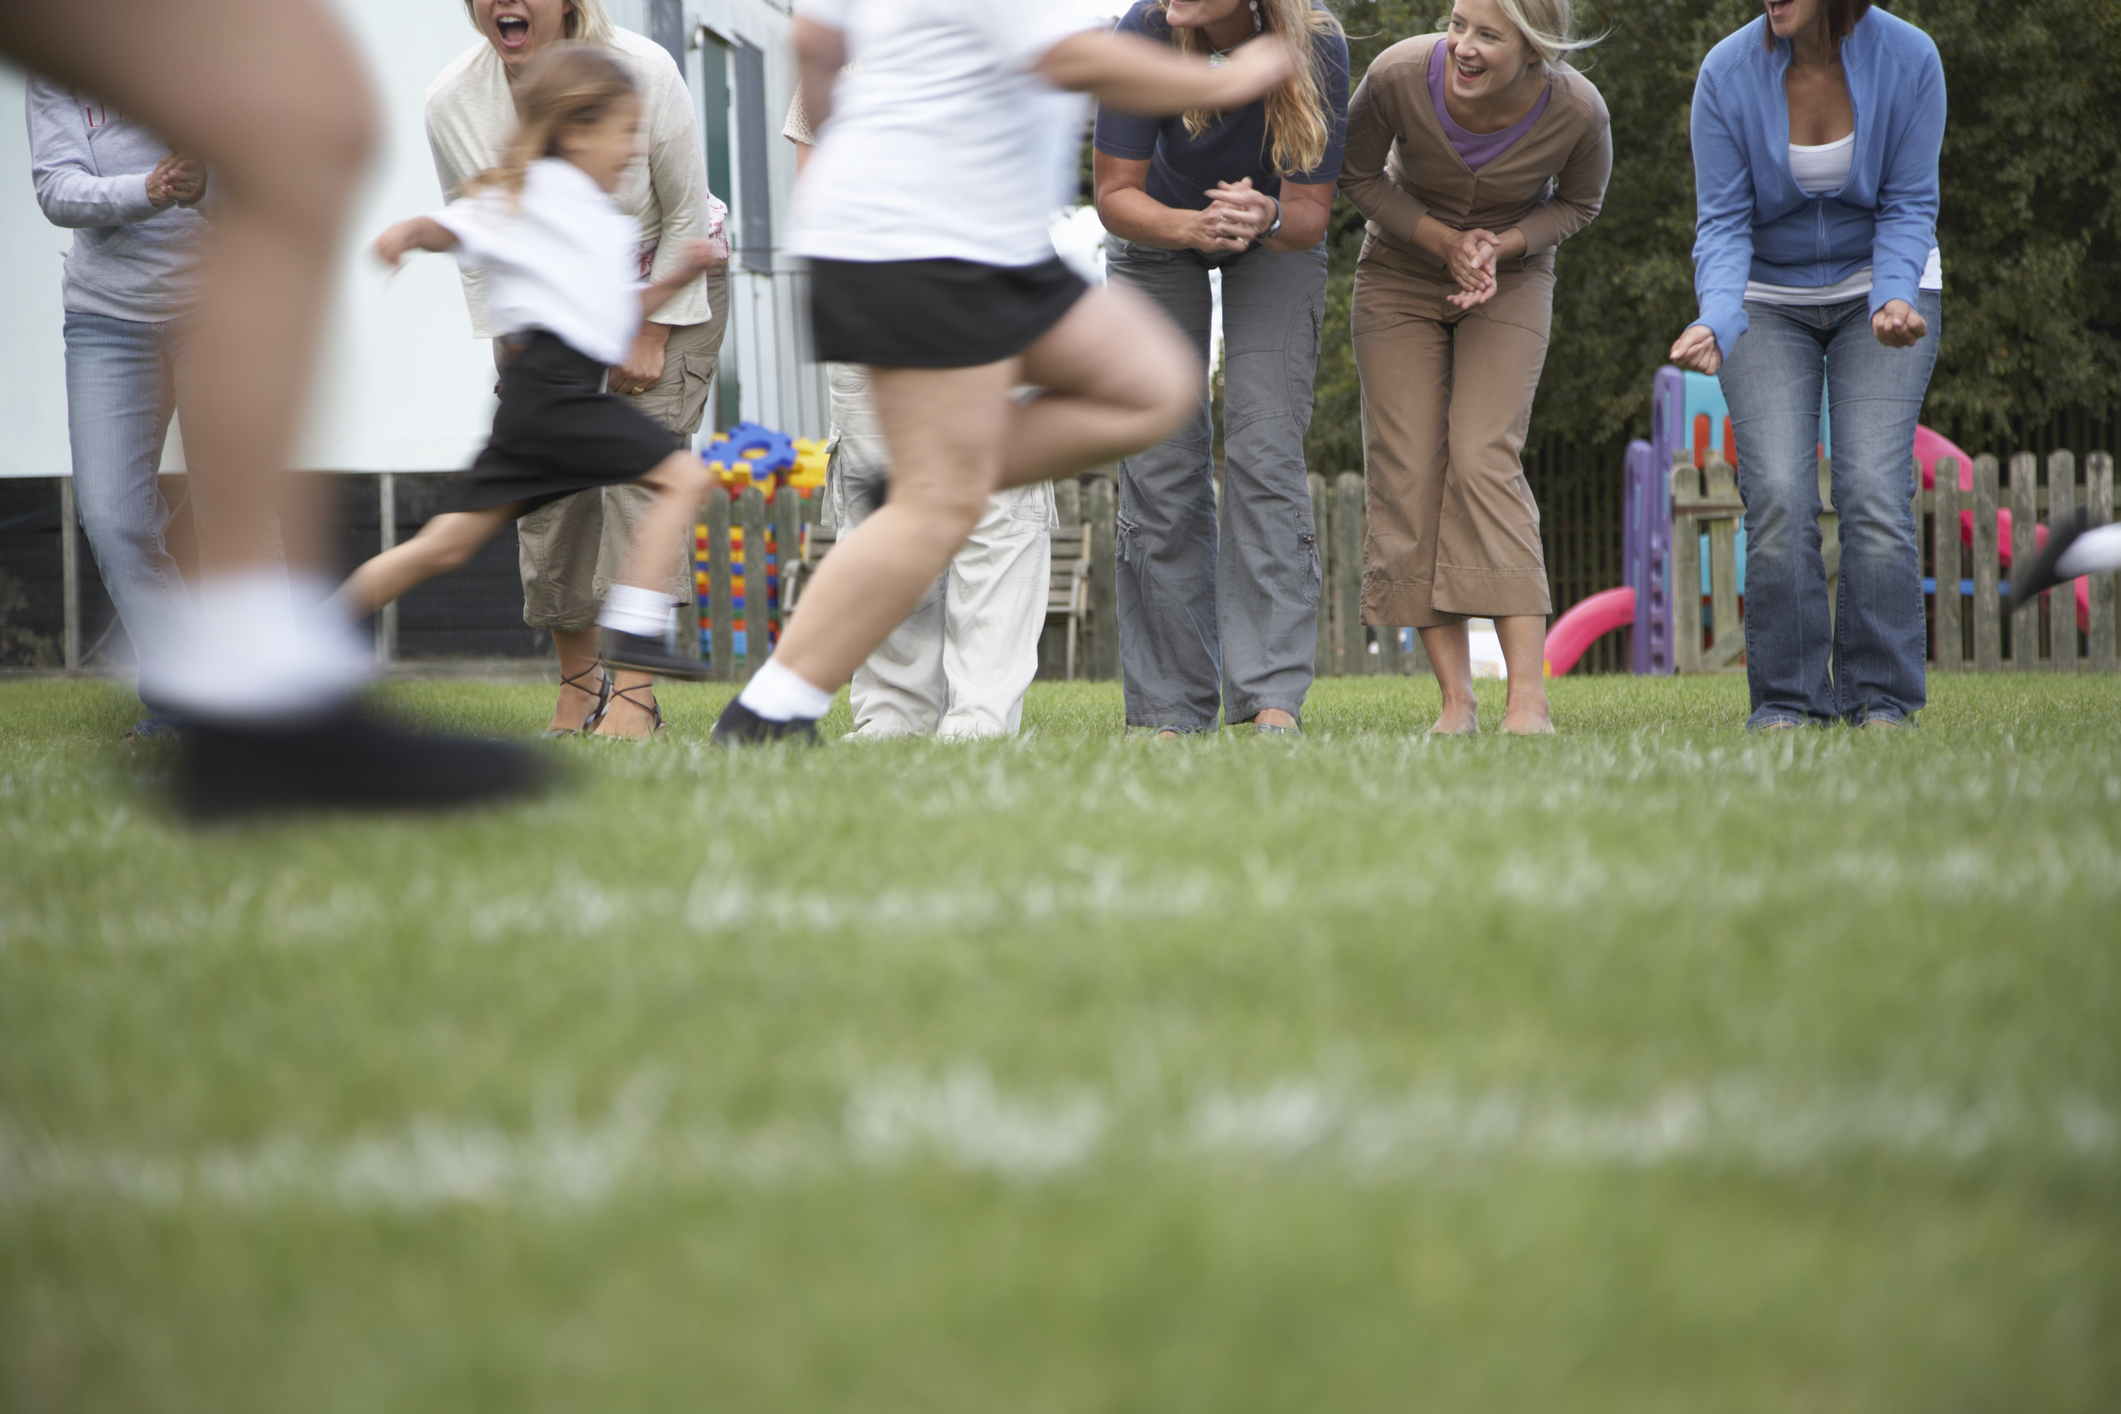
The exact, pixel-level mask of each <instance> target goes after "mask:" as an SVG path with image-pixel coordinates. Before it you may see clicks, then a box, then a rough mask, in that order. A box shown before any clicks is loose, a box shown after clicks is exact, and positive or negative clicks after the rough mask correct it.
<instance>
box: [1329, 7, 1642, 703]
mask: <svg viewBox="0 0 2121 1414" xmlns="http://www.w3.org/2000/svg"><path fill="white" fill-rule="evenodd" d="M1569 18H1570V17H1569V0H1456V3H1455V4H1454V5H1453V6H1452V9H1451V14H1450V18H1449V20H1448V21H1447V22H1446V24H1445V28H1444V31H1443V32H1442V33H1441V34H1430V35H1422V36H1420V37H1419V38H1415V39H1409V40H1404V41H1402V42H1401V43H1398V44H1395V45H1393V46H1392V47H1391V48H1390V49H1387V50H1386V51H1385V52H1384V53H1382V54H1380V55H1379V56H1378V57H1377V59H1376V61H1375V62H1374V63H1372V64H1371V65H1370V70H1369V73H1368V74H1367V75H1366V76H1365V77H1364V79H1363V81H1362V86H1361V87H1360V88H1359V89H1358V90H1357V91H1356V93H1355V97H1354V98H1353V99H1352V100H1351V101H1350V102H1349V105H1348V150H1347V159H1346V163H1345V165H1344V166H1343V167H1342V168H1341V176H1340V185H1341V190H1343V191H1345V192H1346V193H1347V194H1348V197H1349V199H1350V200H1352V201H1353V202H1354V203H1355V205H1356V206H1357V207H1358V208H1360V209H1361V211H1362V214H1363V215H1364V216H1365V217H1367V218H1368V221H1369V234H1368V236H1367V237H1366V238H1365V239H1364V241H1363V247H1362V256H1361V259H1360V261H1359V263H1358V264H1357V266H1356V275H1355V305H1354V318H1353V321H1352V322H1353V324H1354V334H1355V360H1356V366H1357V368H1358V370H1359V371H1360V373H1361V375H1362V391H1363V462H1364V477H1365V481H1366V482H1367V486H1368V500H1369V535H1368V540H1367V542H1366V544H1365V545H1364V547H1363V621H1364V622H1365V623H1370V624H1378V625H1382V626H1386V627H1391V626H1395V625H1412V626H1413V627H1414V628H1415V629H1417V630H1418V631H1419V632H1420V634H1421V641H1422V646H1423V647H1424V648H1426V649H1427V650H1428V654H1429V662H1430V663H1431V664H1432V665H1433V666H1434V668H1435V671H1436V681H1437V683H1438V685H1439V686H1440V687H1441V688H1442V689H1443V710H1442V712H1441V714H1440V715H1439V716H1438V717H1437V720H1436V725H1435V727H1434V730H1435V731H1438V732H1442V733H1447V734H1471V733H1473V732H1477V731H1478V730H1479V719H1478V717H1477V716H1476V714H1475V704H1474V700H1473V677H1472V667H1471V653H1470V650H1469V645H1468V642H1467V634H1466V620H1467V619H1468V618H1470V617H1475V616H1479V617H1487V618H1492V619H1494V620H1495V628H1496V633H1497V635H1498V636H1499V637H1500V638H1501V640H1502V650H1503V656H1504V658H1505V659H1506V660H1507V662H1508V664H1509V671H1510V689H1509V700H1508V705H1507V707H1506V708H1505V710H1504V712H1503V719H1502V729H1503V730H1504V731H1506V732H1516V733H1537V732H1548V731H1552V730H1553V726H1552V724H1551V722H1550V720H1549V718H1548V715H1547V698H1546V689H1545V686H1544V684H1543V683H1542V682H1541V670H1542V666H1543V650H1544V647H1545V640H1546V616H1547V614H1549V613H1550V612H1552V610H1553V602H1552V600H1551V599H1550V598H1549V597H1548V594H1547V575H1546V561H1545V557H1544V555H1543V554H1542V552H1541V549H1540V543H1539V508H1538V506H1536V505H1534V504H1533V501H1532V490H1531V487H1530V486H1528V485H1527V484H1526V482H1525V477H1524V466H1523V463H1522V461H1521V454H1522V452H1523V450H1524V442H1525V432H1526V429H1527V427H1528V426H1529V425H1530V422H1531V417H1532V395H1533V393H1535V392H1536V391H1537V390H1538V387H1539V374H1540V370H1541V368H1542V367H1543V366H1544V365H1545V363H1546V355H1547V328H1548V324H1549V322H1550V319H1551V316H1552V313H1553V306H1554V248H1555V247H1556V246H1558V245H1560V244H1561V242H1562V241H1564V240H1566V239H1568V238H1569V237H1570V236H1572V235H1574V234H1575V233H1576V232H1578V231H1580V230H1582V229H1583V228H1584V227H1585V226H1586V225H1588V224H1590V222H1591V219H1592V218H1593V217H1595V216H1596V215H1597V214H1598V208H1599V206H1600V205H1601V204H1602V203H1603V202H1604V200H1605V186H1606V179H1607V177H1609V176H1610V175H1611V174H1612V170H1613V145H1612V137H1611V133H1610V130H1609V125H1608V122H1607V118H1606V107H1605V101H1604V100H1603V99H1601V98H1600V97H1599V96H1598V90H1597V89H1595V88H1593V87H1592V86H1591V83H1590V81H1589V80H1588V79H1586V78H1584V76H1583V75H1582V74H1579V73H1577V72H1576V70H1574V69H1573V68H1571V67H1569V65H1568V64H1566V63H1565V62H1563V56H1564V55H1566V54H1567V53H1569V52H1571V51H1573V50H1575V49H1580V48H1582V47H1584V45H1583V44H1582V43H1581V42H1578V41H1574V40H1572V39H1570V37H1569Z"/></svg>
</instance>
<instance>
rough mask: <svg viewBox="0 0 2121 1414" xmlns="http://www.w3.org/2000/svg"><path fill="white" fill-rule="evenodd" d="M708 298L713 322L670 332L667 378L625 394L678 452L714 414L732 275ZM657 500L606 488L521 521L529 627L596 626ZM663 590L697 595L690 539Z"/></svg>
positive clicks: (712, 284)
mask: <svg viewBox="0 0 2121 1414" xmlns="http://www.w3.org/2000/svg"><path fill="white" fill-rule="evenodd" d="M707 297H708V301H709V304H710V307H711V308H712V309H713V311H714V317H713V318H711V319H709V320H708V321H707V322H706V323H704V324H691V325H686V326H683V327H679V328H674V329H672V330H671V331H670V343H669V346H668V347H667V348H666V349H665V351H664V355H663V377H662V381H661V382H659V383H657V384H656V385H655V386H654V387H653V388H650V389H648V390H647V391H646V392H642V393H635V394H626V395H622V396H625V397H626V400H627V401H628V402H630V403H632V404H633V405H634V406H635V407H637V408H639V409H640V410H641V411H642V412H644V413H646V414H647V415H648V416H649V417H650V418H652V419H653V420H654V421H656V422H659V423H661V424H662V425H663V426H665V427H667V428H669V429H670V432H671V439H670V447H671V450H672V451H677V450H680V449H681V448H683V447H685V446H687V445H689V444H690V442H691V440H692V436H693V434H694V433H696V432H698V431H699V430H700V422H701V420H702V419H703V418H704V417H705V415H706V411H707V393H708V390H709V388H710V387H712V386H713V383H714V375H715V370H716V368H717V367H718V366H719V365H720V362H721V350H722V334H723V332H724V331H725V330H726V329H728V327H729V278H728V276H727V275H726V274H725V273H723V272H721V271H716V272H715V273H713V274H711V275H709V276H708V287H707ZM496 351H497V352H498V345H497V350H496ZM654 499H655V493H654V492H652V491H650V490H648V489H647V488H646V487H643V486H631V485H628V486H606V487H603V488H602V489H600V490H595V491H577V492H576V493H575V494H574V495H572V496H568V497H566V498H565V499H563V500H558V501H554V502H553V503H552V504H551V505H549V506H543V507H540V508H539V509H538V510H535V511H533V512H531V513H530V514H529V515H527V516H524V517H523V518H522V519H521V520H519V521H517V522H516V540H517V547H518V556H519V562H520V564H521V566H522V571H523V622H524V623H526V624H529V625H530V626H531V627H532V628H541V629H545V630H547V631H551V630H554V629H557V630H559V631H561V632H563V633H567V632H580V631H581V630H583V629H587V628H592V627H594V626H595V624H596V619H597V608H598V606H599V605H601V604H602V603H603V602H604V596H605V594H606V593H608V592H609V591H610V589H611V586H612V585H613V584H614V583H615V582H616V581H617V579H618V576H619V574H620V573H621V571H623V570H624V568H625V565H626V550H627V547H628V546H629V545H630V544H631V543H632V541H633V528H634V525H635V523H636V522H637V521H638V520H639V519H640V518H641V516H642V515H643V514H645V513H646V512H647V509H648V507H649V504H650V503H651V502H652V501H653V500H654ZM662 589H663V592H664V593H665V594H668V595H670V596H671V597H672V598H674V599H676V600H677V601H678V602H679V603H680V604H683V603H685V602H687V601H688V600H690V599H691V598H692V593H693V582H692V544H691V537H690V535H689V534H688V535H687V537H686V539H685V541H684V542H682V543H680V544H676V545H673V546H671V547H670V577H669V579H668V581H667V582H666V583H665V584H664V585H663V586H662Z"/></svg>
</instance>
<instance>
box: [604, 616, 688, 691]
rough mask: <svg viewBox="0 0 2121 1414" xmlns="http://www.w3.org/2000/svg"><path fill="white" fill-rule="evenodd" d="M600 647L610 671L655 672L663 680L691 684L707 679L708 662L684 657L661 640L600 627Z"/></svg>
mask: <svg viewBox="0 0 2121 1414" xmlns="http://www.w3.org/2000/svg"><path fill="white" fill-rule="evenodd" d="M597 646H598V649H599V651H600V652H601V653H602V655H603V659H604V666H606V667H607V668H626V669H629V670H631V671H633V672H636V673H654V674H655V675H656V676H657V677H659V678H684V679H686V680H687V681H688V682H705V681H706V680H707V665H706V664H705V663H703V662H701V661H700V660H699V659H697V658H680V657H679V656H678V655H677V654H675V653H673V652H671V651H670V650H669V649H667V648H665V647H664V646H663V640H662V639H660V638H648V637H645V636H643V635H641V634H638V633H621V632H620V631H619V630H617V629H615V628H600V629H598V630H597Z"/></svg>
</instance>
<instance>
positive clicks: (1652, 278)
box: [1310, 0, 2121, 471]
mask: <svg viewBox="0 0 2121 1414" xmlns="http://www.w3.org/2000/svg"><path fill="white" fill-rule="evenodd" d="M1332 3H1334V5H1335V8H1336V10H1337V11H1338V12H1339V13H1340V15H1341V17H1342V20H1343V22H1344V23H1345V24H1346V25H1347V28H1348V34H1349V39H1350V44H1351V48H1352V50H1353V58H1354V72H1355V73H1356V74H1357V75H1358V76H1359V75H1360V74H1361V73H1362V72H1363V70H1364V68H1365V67H1366V66H1367V65H1368V63H1369V61H1370V60H1371V59H1372V58H1373V57H1375V56H1376V54H1377V53H1379V52H1380V51H1381V50H1383V49H1384V48H1385V47H1386V46H1387V45H1390V44H1392V43H1394V42H1396V41H1398V40H1400V39H1403V38H1405V37H1407V36H1409V35H1413V34H1420V33H1423V32H1426V31H1428V30H1430V29H1433V28H1434V27H1435V15H1434V13H1433V12H1434V11H1436V10H1438V9H1440V8H1442V6H1443V4H1444V3H1445V0H1418V2H1417V0H1332ZM1892 8H1893V10H1894V13H1896V14H1898V15H1900V16H1901V17H1902V18H1904V19H1906V20H1908V21H1910V22H1912V23H1914V24H1916V25H1919V26H1921V27H1922V28H1923V29H1924V30H1926V31H1927V32H1928V33H1929V34H1930V35H1931V37H1932V38H1934V39H1935V40H1936V42H1937V46H1938V49H1939V51H1940V52H1941V54H1942V55H1943V59H1944V69H1945V79H1946V83H1947V85H1948V87H1949V90H1950V94H1951V111H1950V118H1949V120H1948V124H1947V128H1946V137H1945V147H1944V158H1943V168H1942V176H1943V183H1942V185H1943V201H1942V211H1941V214H1940V217H1939V223H1938V243H1939V245H1940V246H1941V247H1942V249H1943V252H1944V269H1945V292H1944V297H1945V328H1944V342H1943V348H1942V350H1941V353H1940V358H1939V362H1938V366H1937V372H1936V376H1935V378H1934V379H1933V380H1932V382H1931V385H1930V397H1929V403H1928V406H1927V409H1926V412H1925V420H1927V421H1929V422H1931V423H1933V424H1935V425H1937V426H1939V427H1941V428H1944V429H1945V430H1947V431H1950V432H1952V433H1953V434H1954V435H1957V436H1959V437H1960V439H1961V440H1963V441H1972V442H1974V443H1976V444H1981V443H1986V442H1989V441H1991V440H1992V439H1995V438H1997V437H2000V436H2001V435H2003V434H2004V431H2005V429H2006V428H2008V427H2009V426H2010V425H2011V424H2013V423H2017V422H2027V421H2039V420H2044V419H2046V418H2048V417H2050V416H2052V415H2054V414H2055V413H2057V412H2059V411H2062V410H2064V409H2069V408H2075V407H2083V406H2087V405H2096V404H2102V403H2105V402H2107V401H2108V400H2110V399H2112V398H2114V397H2115V396H2116V394H2117V393H2121V372H2117V360H2121V85H2117V84H2116V83H2115V82H2114V76H2115V75H2116V74H2121V4H2116V3H2115V0H2032V3H2029V4H2026V5H2023V6H2018V7H2007V6H1996V5H1993V4H1989V3H1984V2H1983V0H1898V3H1896V4H1894V5H1893V6H1892ZM1578 13H1579V28H1581V29H1582V30H1584V31H1585V32H1587V33H1593V34H1596V33H1600V32H1603V33H1604V34H1605V39H1604V41H1603V42H1602V43H1600V44H1599V45H1598V46H1597V47H1596V48H1595V49H1593V50H1591V51H1589V52H1588V53H1587V54H1586V55H1584V56H1582V58H1581V59H1580V60H1579V64H1580V66H1581V67H1583V68H1584V69H1585V71H1586V73H1587V74H1588V76H1589V77H1590V79H1591V80H1592V82H1594V83H1595V84H1597V85H1598V88H1599V91H1600V92H1601V93H1602V94H1603V95H1604V97H1605V100H1606V105H1607V107H1608V108H1609V109H1610V111H1611V113H1612V118H1613V144H1614V165H1613V179H1612V184H1611V186H1610V187H1609V188H1608V191H1607V194H1606V203H1605V208H1604V211H1603V212H1602V214H1601V215H1600V216H1599V218H1598V219H1597V220H1596V221H1595V222H1593V223H1592V224H1591V225H1590V227H1589V228H1587V229H1586V230H1584V231H1582V232H1581V233H1579V234H1578V235H1577V236H1575V237H1574V238H1573V239H1572V240H1570V241H1569V242H1568V243H1567V244H1566V245H1564V246H1563V247H1562V250H1561V253H1560V256H1559V261H1558V274H1559V281H1558V284H1557V288H1556V292H1555V309H1554V336H1553V345H1552V348H1551V351H1550V352H1549V354H1548V357H1547V365H1546V373H1545V376H1544V378H1543V380H1542V382H1541V385H1540V392H1539V400H1538V403H1537V405H1536V407H1535V409H1534V414H1533V435H1534V436H1535V437H1558V438H1562V439H1566V440H1569V441H1575V442H1580V443H1586V444H1599V445H1604V444H1610V443H1613V442H1615V441H1618V440H1620V439H1623V438H1625V437H1628V436H1639V435H1643V433H1644V432H1645V431H1646V430H1647V427H1648V397H1649V383H1650V374H1651V373H1652V372H1653V371H1654V370H1655V369H1656V368H1657V367H1658V366H1659V365H1660V364H1661V363H1663V361H1664V355H1665V351H1666V350H1667V349H1668V348H1669V347H1670V345H1671V341H1672V339H1673V338H1674V337H1675V336H1676V335H1677V334H1678V333H1679V331H1680V330H1681V329H1683V328H1684V327H1685V326H1686V324H1687V323H1688V322H1689V321H1690V320H1691V319H1692V318H1693V316H1694V313H1695V306H1694V295H1693V262H1692V248H1693V239H1694V178H1693V166H1692V159H1691V156H1690V152H1689V149H1688V142H1687V121H1688V110H1689V106H1690V104H1691V102H1692V98H1693V91H1694V76H1695V74H1696V72H1697V71H1698V70H1699V68H1700V66H1701V60H1702V58H1703V56H1705V55H1706V54H1707V53H1708V51H1709V49H1710V47H1711V46H1712V45H1714V44H1715V43H1716V42H1717V41H1718V40H1719V39H1721V38H1722V37H1723V36H1724V35H1726V34H1728V33H1730V32H1731V31H1732V30H1734V29H1736V28H1738V27H1739V26H1740V25H1742V24H1744V23H1746V22H1747V21H1748V20H1750V19H1751V18H1752V17H1753V16H1754V15H1756V14H1758V13H1759V9H1758V7H1757V5H1754V4H1748V3H1745V0H1627V3H1625V4H1623V3H1621V2H1620V0H1583V3H1581V4H1580V5H1579V9H1578ZM1329 239H1330V241H1331V242H1332V256H1333V263H1332V270H1333V276H1332V278H1333V285H1332V290H1331V293H1330V302H1329V305H1328V323H1327V327H1326V340H1327V344H1326V348H1325V350H1324V352H1323V355H1322V357H1321V360H1320V368H1319V374H1320V377H1319V384H1318V398H1319V404H1318V415H1317V417H1316V419H1315V422H1314V426H1313V431H1312V436H1311V443H1310V450H1311V453H1312V459H1313V465H1314V466H1315V467H1317V468H1318V469H1321V470H1327V471H1333V470H1342V469H1352V468H1355V467H1359V466H1360V465H1361V460H1362V451H1361V448H1362V441H1361V429H1360V425H1359V409H1360V392H1359V388H1358V385H1357V382H1356V378H1355V366H1354V356H1353V352H1352V349H1350V347H1349V345H1348V323H1347V314H1348V305H1349V296H1350V291H1351V286H1352V283H1353V278H1354V266H1355V254H1356V251H1357V249H1358V248H1359V247H1360V245H1361V241H1362V222H1361V218H1360V216H1359V215H1357V213H1356V212H1355V211H1354V210H1353V208H1352V207H1350V206H1349V205H1348V204H1347V203H1346V202H1345V201H1342V202H1340V203H1338V204H1337V206H1336V208H1335V216H1334V223H1333V227H1332V230H1331V234H1330V236H1329Z"/></svg>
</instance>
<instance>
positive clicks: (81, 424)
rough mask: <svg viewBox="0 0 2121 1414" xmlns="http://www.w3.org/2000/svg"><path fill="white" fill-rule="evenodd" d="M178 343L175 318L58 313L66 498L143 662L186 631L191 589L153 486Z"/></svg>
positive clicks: (178, 360) (177, 372)
mask: <svg viewBox="0 0 2121 1414" xmlns="http://www.w3.org/2000/svg"><path fill="white" fill-rule="evenodd" d="M183 343H184V329H183V325H182V324H181V322H179V321H175V320H170V321H165V322H161V323H148V322H145V321H136V320H131V319H112V318H109V317H108V316H106V315H101V314H82V313H77V312H75V311H71V310H69V311H68V312H67V316H66V421H67V431H68V433H69V435H70V437H71V439H72V442H73V453H74V505H75V507H76V508H77V510H78V512H79V514H80V517H81V528H82V529H83V530H84V531H86V532H87V534H88V545H89V549H90V551H91V552H93V553H94V555H95V557H96V568H97V570H98V571H100V572H101V574H102V576H103V587H104V588H105V589H107V590H109V591H110V597H111V602H112V603H113V604H115V605H117V608H118V618H119V621H120V622H122V623H123V624H124V625H125V633H126V636H127V637H128V638H130V639H131V640H132V642H133V652H134V654H135V656H136V657H138V658H140V659H141V660H142V662H143V666H144V665H145V662H146V660H148V659H150V658H152V656H153V655H154V654H155V653H156V652H157V651H159V650H160V649H161V648H162V647H164V646H165V645H170V644H177V643H182V642H185V641H186V640H187V639H188V638H189V637H190V636H191V632H190V624H191V613H192V603H191V596H190V594H189V593H188V592H187V591H186V589H185V587H184V578H183V576H182V575H181V574H180V573H179V572H178V570H177V562H176V561H175V560H174V559H172V558H170V553H169V548H168V546H167V545H166V544H165V543H164V540H163V532H164V531H165V530H166V529H167V527H168V522H169V508H168V506H166V505H165V504H164V503H163V500H162V492H161V489H160V488H159V487H158V486H157V485H156V484H155V472H156V470H157V468H159V467H160V466H161V464H162V442H163V439H164V437H166V436H167V435H168V432H169V420H170V416H171V414H172V412H173V411H174V410H175V407H176V389H177V380H178V378H179V377H180V376H181V370H182V350H183ZM194 514H195V517H196V508H194Z"/></svg>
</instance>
